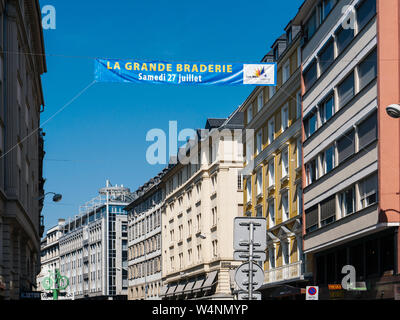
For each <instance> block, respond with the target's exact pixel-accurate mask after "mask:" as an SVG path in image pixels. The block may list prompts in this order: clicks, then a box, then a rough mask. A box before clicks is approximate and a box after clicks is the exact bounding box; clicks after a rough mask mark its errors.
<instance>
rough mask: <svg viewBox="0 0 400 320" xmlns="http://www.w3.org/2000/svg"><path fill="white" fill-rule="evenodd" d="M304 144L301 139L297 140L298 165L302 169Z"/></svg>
mask: <svg viewBox="0 0 400 320" xmlns="http://www.w3.org/2000/svg"><path fill="white" fill-rule="evenodd" d="M302 148H303V143H302V142H301V138H299V139H297V141H296V149H297V153H296V156H297V157H296V161H297V162H296V165H297V168H300V166H301V163H302V157H303V153H302V152H303V149H302Z"/></svg>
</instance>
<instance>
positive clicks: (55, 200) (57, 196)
mask: <svg viewBox="0 0 400 320" xmlns="http://www.w3.org/2000/svg"><path fill="white" fill-rule="evenodd" d="M48 194H53V195H54V196H53V201H54V202H59V201H61V199H62V194H59V193H55V192H47V193H46V194H44V195H43V196H41V197H39V198H38V199H37V200H38V201H40V200H43V199H44V198H45V197H46V196H47V195H48Z"/></svg>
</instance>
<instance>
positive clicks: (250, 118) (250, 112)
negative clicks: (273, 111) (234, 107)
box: [247, 104, 253, 123]
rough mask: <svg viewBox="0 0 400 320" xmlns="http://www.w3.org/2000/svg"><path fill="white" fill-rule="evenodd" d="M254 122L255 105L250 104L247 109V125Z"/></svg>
mask: <svg viewBox="0 0 400 320" xmlns="http://www.w3.org/2000/svg"><path fill="white" fill-rule="evenodd" d="M251 120H253V104H250V106H249V108H248V109H247V123H250V122H251Z"/></svg>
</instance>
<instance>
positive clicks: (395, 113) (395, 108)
mask: <svg viewBox="0 0 400 320" xmlns="http://www.w3.org/2000/svg"><path fill="white" fill-rule="evenodd" d="M386 113H387V114H388V115H389V117H392V118H395V119H398V118H400V105H398V104H391V105H390V106H388V107H386Z"/></svg>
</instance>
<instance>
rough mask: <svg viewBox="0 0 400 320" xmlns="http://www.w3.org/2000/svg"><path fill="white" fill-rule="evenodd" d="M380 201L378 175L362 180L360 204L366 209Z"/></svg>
mask: <svg viewBox="0 0 400 320" xmlns="http://www.w3.org/2000/svg"><path fill="white" fill-rule="evenodd" d="M377 202H378V175H377V174H376V173H375V174H373V175H372V176H369V177H368V178H366V179H364V180H362V181H361V182H360V206H361V209H364V208H366V207H368V206H370V205H372V204H374V203H377Z"/></svg>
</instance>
